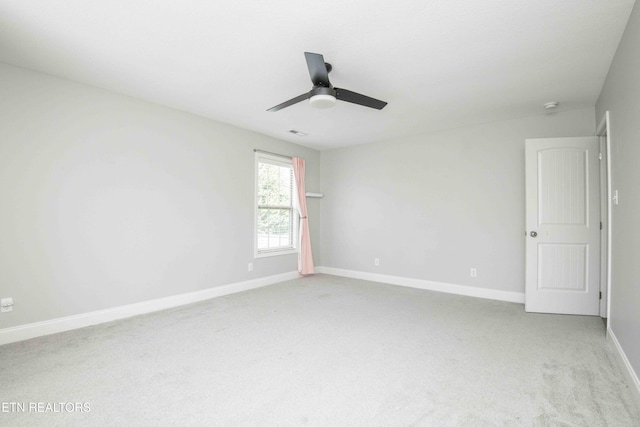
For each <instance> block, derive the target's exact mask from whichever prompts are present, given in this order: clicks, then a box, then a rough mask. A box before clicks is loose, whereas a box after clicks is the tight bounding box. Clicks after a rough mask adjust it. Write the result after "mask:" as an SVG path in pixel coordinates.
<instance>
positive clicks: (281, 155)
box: [253, 148, 292, 159]
mask: <svg viewBox="0 0 640 427" xmlns="http://www.w3.org/2000/svg"><path fill="white" fill-rule="evenodd" d="M253 151H254V152H256V153H264V154H271V155H272V156H278V157H284V158H285V159H291V158H292V157H291V156H285V155H283V154H278V153H272V152H271V151H264V150H258V149H257V148H254V149H253Z"/></svg>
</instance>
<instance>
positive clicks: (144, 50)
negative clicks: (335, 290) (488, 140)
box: [0, 0, 634, 149]
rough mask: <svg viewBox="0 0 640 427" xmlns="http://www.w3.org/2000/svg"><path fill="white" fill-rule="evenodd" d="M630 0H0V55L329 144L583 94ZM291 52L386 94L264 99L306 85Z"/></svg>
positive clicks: (586, 101)
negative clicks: (372, 103)
mask: <svg viewBox="0 0 640 427" xmlns="http://www.w3.org/2000/svg"><path fill="white" fill-rule="evenodd" d="M633 4H634V0H483V1H478V0H429V1H427V0H402V1H391V0H387V1H383V0H348V1H346V0H325V1H321V2H317V1H308V0H271V1H266V0H263V1H259V0H253V1H252V0H230V1H215V0H206V1H205V0H182V1H178V0H109V1H106V0H65V1H38V2H36V1H28V0H0V61H2V62H5V63H9V64H13V65H17V66H21V67H25V68H29V69H33V70H36V71H41V72H45V73H48V74H52V75H56V76H60V77H64V78H67V79H70V80H74V81H78V82H83V83H88V84H90V85H94V86H97V87H100V88H104V89H108V90H111V91H114V92H118V93H122V94H126V95H130V96H133V97H137V98H141V99H144V100H148V101H151V102H155V103H159V104H162V105H166V106H170V107H173V108H177V109H180V110H184V111H188V112H191V113H195V114H198V115H202V116H205V117H209V118H212V119H215V120H219V121H222V122H227V123H231V124H233V125H236V126H239V127H242V128H246V129H250V130H253V131H256V132H259V133H263V134H266V135H270V136H274V137H276V138H280V139H284V140H288V141H291V142H294V143H298V144H302V145H306V146H309V147H313V148H317V149H329V148H335V147H340V146H347V145H354V144H362V143H367V142H375V141H380V140H388V139H394V138H398V137H402V136H407V135H414V134H419V133H427V132H433V131H437V130H442V129H447V128H453V127H460V126H465V125H470V124H475V123H482V122H490V121H496V120H503V119H509V118H516V117H524V116H530V115H536V114H543V113H544V110H543V108H542V105H543V104H544V103H545V102H547V101H554V100H557V101H559V102H560V103H561V104H560V107H559V110H562V109H576V108H585V107H592V106H593V105H594V104H595V102H596V100H597V97H598V95H599V93H600V90H601V88H602V85H603V84H604V80H605V77H606V73H607V71H608V69H609V65H610V63H611V59H612V58H613V55H614V53H615V49H616V47H617V45H618V42H619V40H620V38H621V36H622V32H623V30H624V27H625V25H626V22H627V20H628V18H629V14H630V13H631V9H632V7H633ZM305 51H309V52H315V53H321V54H323V55H324V58H325V61H327V62H329V63H331V64H332V65H333V71H332V72H331V74H330V78H331V82H332V83H333V84H334V85H335V86H337V87H342V88H345V89H349V90H352V91H355V92H359V93H362V94H365V95H368V96H371V97H374V98H378V99H381V100H384V101H387V102H388V103H389V105H387V107H386V108H385V109H383V110H381V111H378V110H374V109H370V108H366V107H361V106H357V105H353V104H349V103H346V102H338V104H337V105H336V106H335V107H334V108H332V109H329V110H318V109H314V108H312V107H311V106H310V105H308V103H307V102H303V103H300V104H296V105H295V106H292V107H289V108H287V109H284V110H281V111H279V112H276V113H272V112H267V111H266V109H267V108H269V107H272V106H274V105H276V104H279V103H281V102H283V101H286V100H288V99H290V98H293V97H294V96H297V95H300V94H302V93H305V92H307V91H309V90H310V89H311V81H310V79H309V74H308V71H307V66H306V62H305V58H304V55H303V53H304V52H305ZM290 129H296V130H299V131H302V132H305V133H308V136H305V137H300V136H295V135H292V134H290V133H288V131H289V130H290Z"/></svg>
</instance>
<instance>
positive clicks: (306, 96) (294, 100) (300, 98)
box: [267, 92, 309, 112]
mask: <svg viewBox="0 0 640 427" xmlns="http://www.w3.org/2000/svg"><path fill="white" fill-rule="evenodd" d="M305 99H309V92H307V93H303V94H302V95H300V96H296V97H295V98H292V99H290V100H288V101H285V102H283V103H282V104H278V105H276V106H275V107H271V108H269V109H268V110H267V111H273V112H275V111H278V110H282V109H283V108H287V107H290V106H292V105H293V104H297V103H298V102H301V101H304V100H305Z"/></svg>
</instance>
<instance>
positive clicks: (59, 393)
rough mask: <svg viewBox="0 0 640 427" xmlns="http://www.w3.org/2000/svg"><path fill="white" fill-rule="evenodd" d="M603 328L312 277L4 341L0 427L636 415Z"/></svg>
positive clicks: (563, 420)
mask: <svg viewBox="0 0 640 427" xmlns="http://www.w3.org/2000/svg"><path fill="white" fill-rule="evenodd" d="M604 333H605V331H604V326H603V322H602V320H601V319H599V318H597V317H582V316H558V315H537V314H527V313H525V312H524V309H523V306H522V305H519V304H512V303H504V302H498V301H490V300H482V299H474V298H470V297H463V296H456V295H449V294H442V293H437V292H429V291H422V290H417V289H410V288H402V287H397V286H390V285H383V284H377V283H372V282H366V281H362V280H354V279H345V278H339V277H333V276H326V275H317V276H313V277H308V278H302V279H297V280H293V281H289V282H284V283H280V284H277V285H273V286H269V287H265V288H261V289H257V290H252V291H248V292H244V293H240V294H235V295H230V296H226V297H221V298H217V299H213V300H209V301H205V302H202V303H198V304H192V305H189V306H185V307H180V308H176V309H171V310H166V311H162V312H157V313H153V314H149V315H144V316H139V317H135V318H131V319H126V320H122V321H117V322H112V323H107V324H103V325H98V326H93V327H89V328H85V329H81V330H76V331H70V332H66V333H62V334H57V335H51V336H47V337H41V338H37V339H33V340H29V341H24V342H20V343H14V344H9V345H5V346H0V403H2V405H3V407H2V411H1V412H0V425H3V426H16V425H28V426H37V425H43V426H45V425H46V426H53V425H91V426H103V425H113V426H123V425H127V426H135V425H150V426H159V425H162V426H167V425H214V426H215V425H217V426H236V425H237V426H299V425H313V426H410V425H424V426H494V425H499V426H503V425H504V426H520V425H524V426H583V425H584V426H587V425H588V426H607V425H608V426H616V427H619V426H638V425H640V403H639V402H638V400H637V396H636V395H635V394H634V390H633V389H632V388H630V386H628V385H627V384H625V382H624V381H625V379H624V376H623V374H622V371H621V368H620V366H619V365H618V363H617V361H616V360H615V358H614V356H613V354H612V353H611V350H609V349H608V347H607V346H606V344H605V336H604ZM56 403H58V405H57V406H56V405H55V404H56ZM64 403H66V404H67V405H62V404H64ZM74 403H78V405H76V406H74V405H73V404H74ZM38 404H40V406H38ZM47 404H49V407H47V406H46V405H47ZM69 404H71V406H69ZM18 405H22V408H21V407H20V406H18ZM56 409H57V411H56ZM70 409H72V410H70Z"/></svg>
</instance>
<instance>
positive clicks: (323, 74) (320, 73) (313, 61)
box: [304, 52, 331, 87]
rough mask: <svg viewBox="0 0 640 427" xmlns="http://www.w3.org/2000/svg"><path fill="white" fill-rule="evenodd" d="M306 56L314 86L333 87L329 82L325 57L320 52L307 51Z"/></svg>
mask: <svg viewBox="0 0 640 427" xmlns="http://www.w3.org/2000/svg"><path fill="white" fill-rule="evenodd" d="M304 57H305V58H306V60H307V68H309V76H311V81H312V82H313V85H314V86H324V87H331V83H329V72H328V71H327V66H326V65H325V63H324V57H323V56H322V55H320V54H319V53H310V52H305V53H304Z"/></svg>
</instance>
